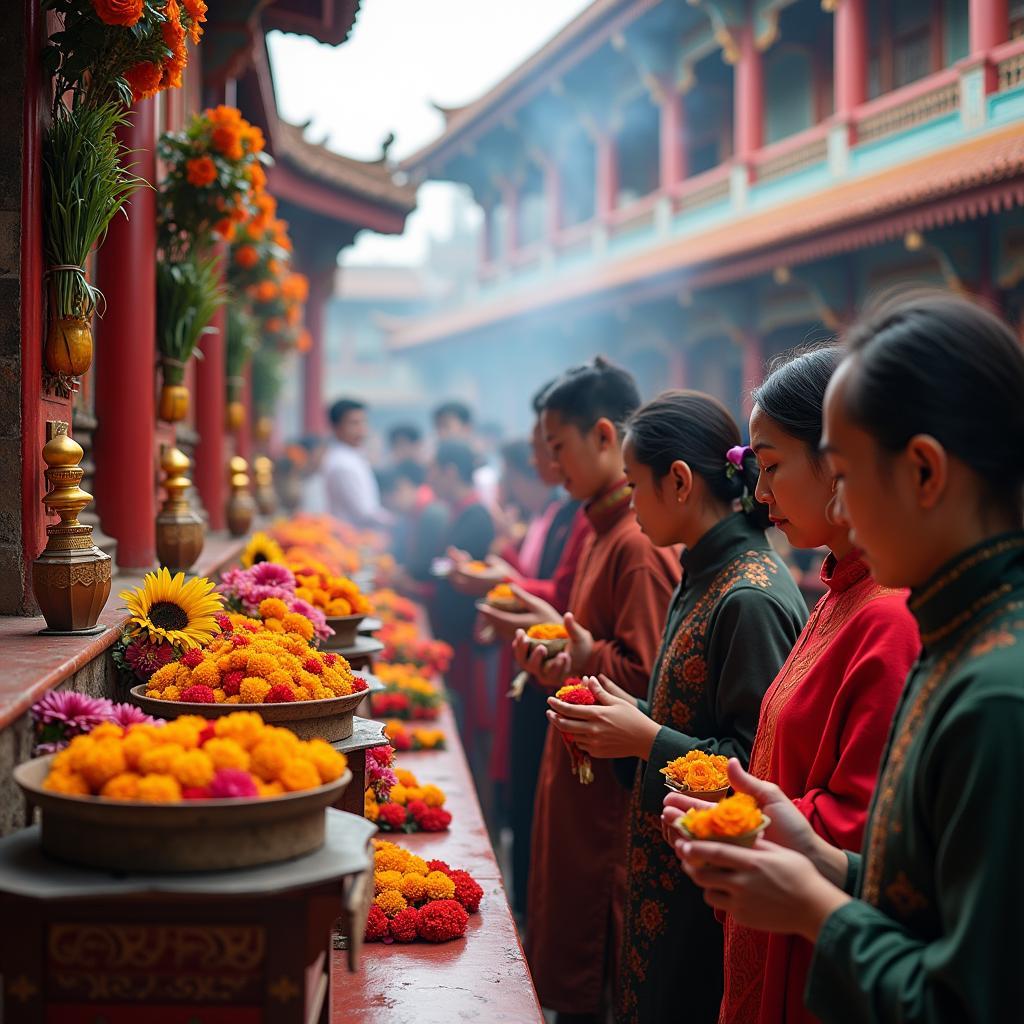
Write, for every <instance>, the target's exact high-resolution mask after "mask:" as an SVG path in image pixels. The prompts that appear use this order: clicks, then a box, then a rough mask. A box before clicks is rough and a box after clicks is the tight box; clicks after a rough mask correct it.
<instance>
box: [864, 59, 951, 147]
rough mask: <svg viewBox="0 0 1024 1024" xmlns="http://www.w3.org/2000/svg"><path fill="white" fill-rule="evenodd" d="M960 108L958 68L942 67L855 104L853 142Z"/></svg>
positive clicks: (898, 130) (883, 135)
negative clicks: (857, 104) (940, 69)
mask: <svg viewBox="0 0 1024 1024" xmlns="http://www.w3.org/2000/svg"><path fill="white" fill-rule="evenodd" d="M959 109H960V71H959V69H958V68H955V67H952V68H946V69H945V70H944V71H939V72H936V73H935V74H933V75H929V76H927V77H926V78H922V79H920V80H918V81H916V82H911V83H910V84H909V85H905V86H903V87H902V88H900V89H894V90H893V91H892V92H887V93H885V95H883V96H879V97H878V98H877V99H874V100H870V101H869V102H867V103H864V104H862V105H861V106H860V107H858V108H857V111H856V116H855V123H856V128H857V142H858V143H859V144H860V143H866V142H877V141H878V140H879V139H884V138H886V137H887V136H890V135H898V134H901V133H903V132H907V131H910V130H912V129H914V128H917V127H919V126H921V125H924V124H927V123H928V122H930V121H934V120H936V119H938V118H940V117H944V116H945V115H947V114H953V113H956V112H957V111H958V110H959Z"/></svg>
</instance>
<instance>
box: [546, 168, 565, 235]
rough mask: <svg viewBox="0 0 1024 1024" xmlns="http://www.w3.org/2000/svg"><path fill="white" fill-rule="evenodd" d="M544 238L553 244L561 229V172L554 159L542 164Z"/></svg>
mask: <svg viewBox="0 0 1024 1024" xmlns="http://www.w3.org/2000/svg"><path fill="white" fill-rule="evenodd" d="M544 193H545V199H546V202H545V204H544V240H545V241H546V242H547V244H548V245H551V246H554V245H556V244H557V242H558V236H559V233H560V232H561V230H562V172H561V169H560V168H559V166H558V164H557V162H556V161H555V160H554V159H551V160H548V161H547V163H546V164H545V165H544Z"/></svg>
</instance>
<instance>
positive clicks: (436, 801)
mask: <svg viewBox="0 0 1024 1024" xmlns="http://www.w3.org/2000/svg"><path fill="white" fill-rule="evenodd" d="M421 799H422V800H423V802H424V803H425V804H426V805H427V806H428V807H443V806H444V801H445V795H444V790H443V789H441V787H440V786H434V785H431V784H428V785H426V786H424V787H423V796H422V798H421Z"/></svg>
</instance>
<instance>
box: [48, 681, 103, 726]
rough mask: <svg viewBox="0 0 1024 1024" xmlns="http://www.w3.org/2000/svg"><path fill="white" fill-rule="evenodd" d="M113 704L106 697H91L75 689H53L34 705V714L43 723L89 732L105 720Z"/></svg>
mask: <svg viewBox="0 0 1024 1024" xmlns="http://www.w3.org/2000/svg"><path fill="white" fill-rule="evenodd" d="M110 708H111V704H110V701H109V700H107V699H106V698H105V697H90V696H88V695H87V694H84V693H76V692H75V691H74V690H65V691H63V692H57V691H56V690H51V691H50V692H49V693H48V694H46V696H45V697H41V698H40V699H39V700H38V701H36V703H35V704H33V705H32V714H33V716H34V717H35V719H36V721H37V722H39V723H40V724H41V725H50V724H60V725H63V726H65V727H67V728H73V729H75V730H76V732H88V730H89V729H91V728H92V727H93V726H94V725H99V724H100V722H105V721H106V720H107V716H108V715H109V714H110Z"/></svg>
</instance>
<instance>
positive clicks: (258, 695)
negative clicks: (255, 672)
mask: <svg viewBox="0 0 1024 1024" xmlns="http://www.w3.org/2000/svg"><path fill="white" fill-rule="evenodd" d="M268 693H270V683H268V682H267V681H266V679H261V678H260V677H259V676H246V677H245V679H243V680H242V685H241V686H240V687H239V688H238V695H239V696H240V697H241V698H242V703H243V704H262V703H263V698H264V697H266V695H267V694H268Z"/></svg>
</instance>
